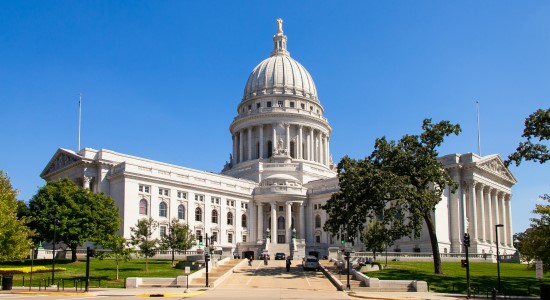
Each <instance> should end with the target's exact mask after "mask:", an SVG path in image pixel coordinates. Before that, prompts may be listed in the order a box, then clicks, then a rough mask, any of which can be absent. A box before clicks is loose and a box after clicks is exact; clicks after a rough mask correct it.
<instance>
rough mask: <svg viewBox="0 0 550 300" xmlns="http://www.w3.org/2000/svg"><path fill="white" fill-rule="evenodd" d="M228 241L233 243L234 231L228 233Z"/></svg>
mask: <svg viewBox="0 0 550 300" xmlns="http://www.w3.org/2000/svg"><path fill="white" fill-rule="evenodd" d="M227 242H228V243H233V234H232V233H228V234H227Z"/></svg>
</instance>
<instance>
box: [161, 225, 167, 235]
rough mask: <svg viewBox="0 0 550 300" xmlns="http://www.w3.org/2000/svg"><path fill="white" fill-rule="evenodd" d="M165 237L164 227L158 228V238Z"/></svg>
mask: <svg viewBox="0 0 550 300" xmlns="http://www.w3.org/2000/svg"><path fill="white" fill-rule="evenodd" d="M165 236H166V226H160V237H165Z"/></svg>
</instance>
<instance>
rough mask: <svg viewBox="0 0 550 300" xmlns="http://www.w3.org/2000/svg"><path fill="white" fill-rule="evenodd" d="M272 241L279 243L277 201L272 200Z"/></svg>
mask: <svg viewBox="0 0 550 300" xmlns="http://www.w3.org/2000/svg"><path fill="white" fill-rule="evenodd" d="M271 242H272V243H277V203H276V202H271Z"/></svg>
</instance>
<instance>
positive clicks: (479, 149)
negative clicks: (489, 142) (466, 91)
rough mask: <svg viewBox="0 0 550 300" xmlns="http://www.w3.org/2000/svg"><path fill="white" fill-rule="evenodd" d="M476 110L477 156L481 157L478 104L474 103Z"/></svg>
mask: <svg viewBox="0 0 550 300" xmlns="http://www.w3.org/2000/svg"><path fill="white" fill-rule="evenodd" d="M476 108H477V154H478V155H479V156H481V133H480V129H479V102H478V101H476Z"/></svg>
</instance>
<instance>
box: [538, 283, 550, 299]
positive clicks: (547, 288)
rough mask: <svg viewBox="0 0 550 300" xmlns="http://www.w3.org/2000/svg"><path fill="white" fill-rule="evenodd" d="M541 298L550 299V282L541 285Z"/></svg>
mask: <svg viewBox="0 0 550 300" xmlns="http://www.w3.org/2000/svg"><path fill="white" fill-rule="evenodd" d="M540 299H541V300H543V299H544V300H550V284H541V285H540Z"/></svg>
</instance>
